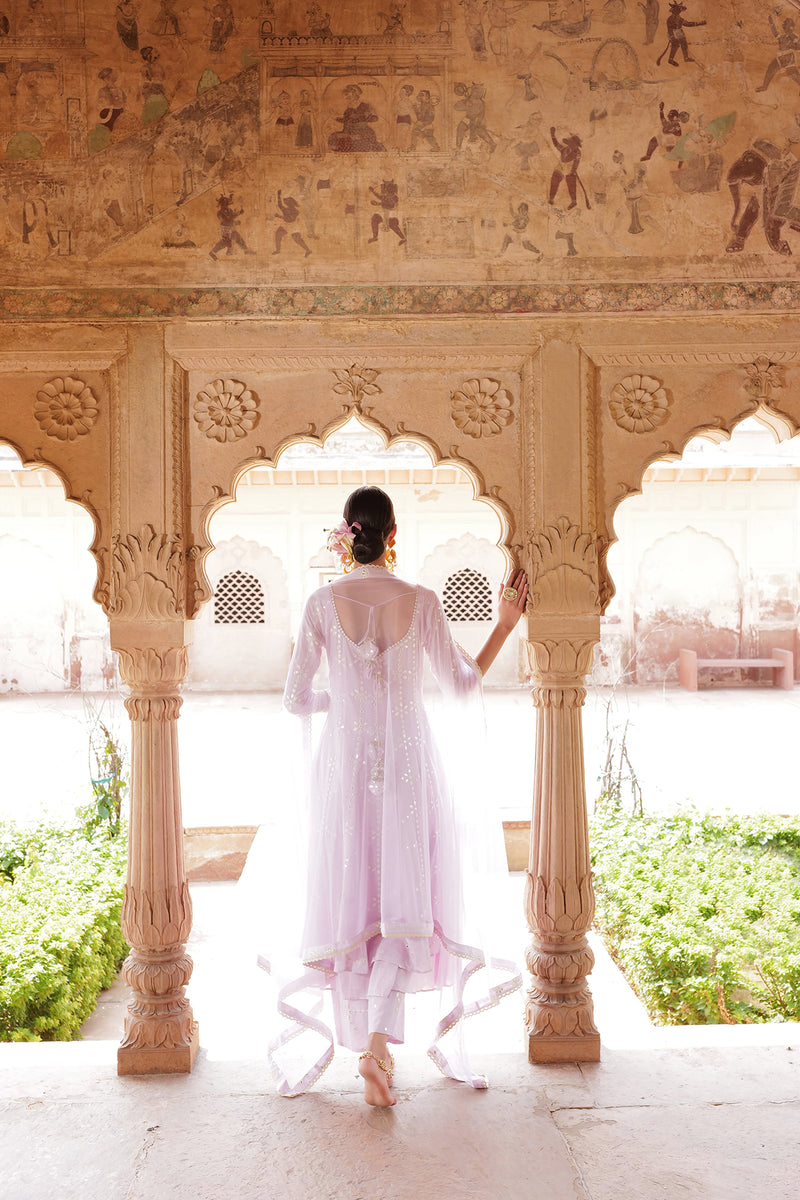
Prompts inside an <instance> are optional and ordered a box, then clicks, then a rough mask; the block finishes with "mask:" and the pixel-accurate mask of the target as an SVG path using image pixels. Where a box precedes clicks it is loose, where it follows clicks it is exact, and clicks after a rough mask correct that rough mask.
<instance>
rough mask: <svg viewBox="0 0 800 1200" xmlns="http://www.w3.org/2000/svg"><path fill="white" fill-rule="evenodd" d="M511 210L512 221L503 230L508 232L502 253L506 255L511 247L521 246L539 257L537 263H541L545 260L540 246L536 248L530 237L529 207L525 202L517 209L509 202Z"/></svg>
mask: <svg viewBox="0 0 800 1200" xmlns="http://www.w3.org/2000/svg"><path fill="white" fill-rule="evenodd" d="M509 209H510V210H511V220H510V221H506V222H505V223H504V226H503V228H504V229H506V230H507V232H506V235H505V237H504V238H503V244H502V246H501V247H500V253H501V254H505V252H506V250H507V249H508V247H509V246H512V245H520V246H522V248H523V249H524V250H528V251H529V252H530V253H531V254H535V255H536V256H537V258H536V261H537V262H541V261H542V259H543V258H544V255H543V254H542V252H541V250H540V249H539V247H538V246H534V244H533V242H532V241H531V240H530V237H529V236H528V226H529V225H530V220H531V219H530V215H529V211H528V205H527V204H526V203H525V202H524V201H523V202H522V203H521V204H518V205H517V207H516V208H514V205H513V204H512V203H511V202H510V201H509Z"/></svg>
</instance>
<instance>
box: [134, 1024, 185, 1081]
mask: <svg viewBox="0 0 800 1200" xmlns="http://www.w3.org/2000/svg"><path fill="white" fill-rule="evenodd" d="M199 1045H200V1035H199V1032H198V1026H197V1022H196V1021H193V1022H192V1032H191V1038H190V1040H189V1042H188V1043H187V1044H185V1045H183V1046H119V1047H118V1049H117V1074H118V1075H189V1074H191V1070H192V1065H193V1063H194V1060H195V1057H196V1055H197V1050H198V1047H199Z"/></svg>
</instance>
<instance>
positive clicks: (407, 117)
mask: <svg viewBox="0 0 800 1200" xmlns="http://www.w3.org/2000/svg"><path fill="white" fill-rule="evenodd" d="M413 95H414V89H413V87H412V86H411V84H410V83H404V84H403V86H402V87H401V88H400V92H399V93H398V96H397V103H396V105H395V118H394V124H395V130H396V137H397V149H398V150H408V148H409V146H410V145H411V126H412V124H413V121H414V101H413V100H412V96H413Z"/></svg>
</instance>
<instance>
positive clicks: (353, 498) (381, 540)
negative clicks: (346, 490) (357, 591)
mask: <svg viewBox="0 0 800 1200" xmlns="http://www.w3.org/2000/svg"><path fill="white" fill-rule="evenodd" d="M344 519H345V521H347V524H348V525H350V526H351V527H352V526H353V525H360V527H361V528H360V529H356V530H355V531H354V536H353V558H354V559H355V560H356V562H357V563H371V562H375V559H376V558H380V556H381V555H382V554H383V552H384V550H385V549H386V542H387V539H388V537H389V534H390V533H391V532H392V530H393V529H394V525H395V520H394V507H393V505H392V502H391V500H390V499H389V497H388V496H387V495H386V492H383V491H381V489H380V488H378V487H372V486H371V485H367V486H366V487H360V488H356V490H355V491H354V492H351V493H350V495H349V496H348V497H347V500H346V501H345V506H344Z"/></svg>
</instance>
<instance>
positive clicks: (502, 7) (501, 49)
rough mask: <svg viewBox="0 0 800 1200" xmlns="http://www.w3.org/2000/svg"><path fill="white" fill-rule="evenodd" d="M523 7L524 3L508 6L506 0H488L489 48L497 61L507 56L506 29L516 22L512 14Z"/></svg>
mask: <svg viewBox="0 0 800 1200" xmlns="http://www.w3.org/2000/svg"><path fill="white" fill-rule="evenodd" d="M524 7H525V5H524V4H516V5H514V7H513V8H509V7H508V0H488V4H487V6H486V15H487V16H488V18H489V48H490V49H491V51H492V54H493V55H494V56H495V58H496V59H497V61H498V62H500V61H501V60H502V59H505V58H507V57H508V50H509V46H508V31H509V29H510V28H511V26H512V25H515V24H516V22H515V20H514V17H513V15H512V14H513V13H515V12H519V10H520V9H521V8H524Z"/></svg>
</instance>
